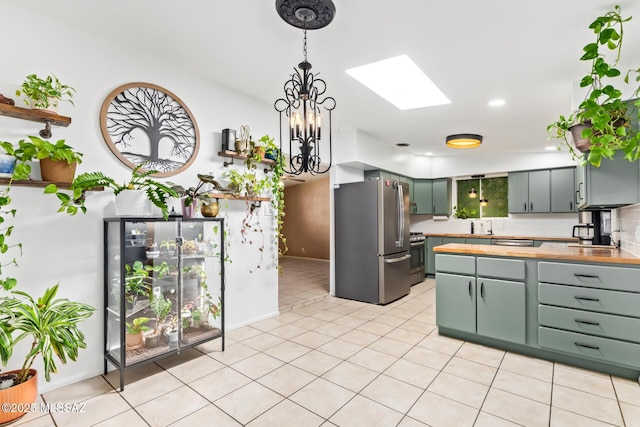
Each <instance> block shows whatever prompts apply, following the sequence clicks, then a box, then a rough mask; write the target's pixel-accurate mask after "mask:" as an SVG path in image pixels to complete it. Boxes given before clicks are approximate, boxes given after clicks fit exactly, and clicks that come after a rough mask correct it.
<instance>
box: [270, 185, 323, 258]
mask: <svg viewBox="0 0 640 427" xmlns="http://www.w3.org/2000/svg"><path fill="white" fill-rule="evenodd" d="M329 196H330V187H329V177H326V178H322V179H319V180H315V181H311V182H307V183H304V184H299V185H294V186H292V187H287V188H285V190H284V203H285V206H284V212H285V217H284V226H283V228H282V232H283V234H284V236H285V237H286V239H287V245H288V246H289V250H288V251H287V253H286V254H285V255H289V256H299V257H306V258H317V259H326V260H328V259H329V233H330V232H329Z"/></svg>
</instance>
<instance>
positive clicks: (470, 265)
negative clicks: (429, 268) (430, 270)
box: [436, 254, 476, 275]
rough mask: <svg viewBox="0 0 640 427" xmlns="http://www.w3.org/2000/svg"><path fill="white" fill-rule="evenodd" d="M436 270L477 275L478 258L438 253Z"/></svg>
mask: <svg viewBox="0 0 640 427" xmlns="http://www.w3.org/2000/svg"><path fill="white" fill-rule="evenodd" d="M436 271H438V272H445V273H459V274H473V275H475V274H476V258H475V257H472V256H462V255H446V254H436Z"/></svg>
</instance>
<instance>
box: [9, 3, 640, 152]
mask: <svg viewBox="0 0 640 427" xmlns="http://www.w3.org/2000/svg"><path fill="white" fill-rule="evenodd" d="M9 1H11V2H12V3H14V4H15V5H17V6H20V7H23V8H27V9H31V10H33V11H34V13H42V14H45V15H47V16H50V17H52V18H54V19H58V20H60V21H64V22H65V23H67V24H69V25H72V26H75V27H78V28H81V29H83V30H84V31H87V32H89V33H94V34H98V35H99V36H100V37H103V38H106V39H110V40H113V41H115V42H117V43H122V44H125V45H127V46H128V47H129V48H131V49H139V50H141V51H145V52H151V53H153V54H155V55H157V56H159V57H163V58H166V60H167V62H174V63H175V62H177V63H181V64H183V65H184V66H185V67H186V68H188V69H189V70H190V71H191V72H196V73H198V74H201V75H202V76H205V77H207V78H210V79H211V80H214V81H216V82H219V83H222V84H224V85H226V86H229V87H231V88H233V89H235V90H238V91H240V92H243V93H245V94H247V95H249V96H251V97H254V98H257V99H259V100H262V101H264V102H267V103H269V104H272V103H273V102H274V101H275V100H276V99H277V98H280V97H281V96H282V87H283V85H284V82H285V80H286V79H287V78H288V76H289V74H290V73H291V72H292V68H293V67H294V66H295V65H297V64H298V63H299V62H300V61H301V60H302V31H301V30H299V29H297V28H294V27H292V26H290V25H288V24H286V23H285V22H284V21H282V20H281V19H280V17H279V16H278V14H277V12H276V10H275V0H233V1H222V0H188V1H183V2H178V1H175V0H136V1H131V0H109V1H101V2H96V1H78V0H55V1H54V2H52V1H51V0H9ZM334 3H335V5H336V10H337V12H336V17H335V19H334V21H333V22H332V23H331V24H330V25H329V26H328V27H326V28H323V29H320V30H315V31H310V32H309V34H308V59H309V62H311V64H312V65H313V70H314V71H315V72H320V76H321V77H322V78H324V80H325V81H326V82H327V86H328V94H329V95H331V96H333V97H334V98H335V99H336V102H337V108H336V109H335V110H334V113H333V119H334V123H333V125H334V129H335V128H336V127H339V128H343V129H351V128H357V129H359V130H361V131H364V132H367V133H369V134H371V135H374V136H376V137H378V138H380V139H381V140H384V141H388V143H389V144H396V143H400V142H402V143H408V144H410V147H409V148H408V150H409V151H411V152H413V153H414V154H421V155H422V154H425V153H427V152H430V153H433V155H435V156H439V155H459V154H467V155H468V154H470V152H469V151H464V152H461V150H453V149H449V148H446V147H445V145H444V141H445V137H446V136H447V135H449V134H453V133H479V134H481V135H483V136H484V143H483V145H482V147H480V148H478V149H475V150H473V152H474V153H476V152H478V151H481V152H486V153H498V152H509V151H512V152H535V151H538V152H539V151H543V150H544V147H545V145H548V142H547V134H546V126H547V124H548V123H549V122H551V121H553V120H554V119H555V118H556V117H557V116H558V115H560V114H568V113H570V112H571V111H570V110H571V106H572V93H573V91H574V87H576V86H577V83H576V82H577V81H579V79H580V77H581V76H582V75H583V74H584V73H586V71H587V70H588V64H587V63H584V62H582V61H579V59H578V58H579V56H580V52H581V49H582V46H584V45H585V44H587V43H589V42H591V41H592V35H591V33H590V30H588V28H587V27H588V25H589V23H591V21H592V20H593V19H594V18H595V17H596V16H599V15H600V14H601V13H604V12H606V11H608V10H610V9H611V8H612V7H613V5H614V4H616V3H619V4H621V5H622V11H623V15H625V16H629V15H632V16H634V19H633V20H632V21H631V22H630V23H629V24H627V26H626V27H625V46H624V48H623V53H625V54H626V60H627V61H628V62H627V63H628V64H629V65H628V66H627V67H623V68H624V69H627V68H631V67H632V66H633V65H635V67H636V68H637V67H638V64H640V1H639V0H623V1H620V2H615V1H609V0H535V1H527V2H525V1H517V0H483V1H478V0H446V1H445V0H438V1H435V0H394V1H392V0H376V1H375V2H374V1H371V0H334ZM400 54H407V55H408V56H409V57H411V58H412V59H413V60H414V62H415V63H416V64H417V65H418V66H419V67H421V68H422V70H423V71H424V72H425V73H426V74H427V75H428V76H429V77H430V78H431V80H432V81H433V82H434V83H435V84H436V85H437V86H438V87H439V88H440V89H441V90H442V91H443V92H444V93H445V95H446V96H447V97H448V98H449V99H450V100H451V101H452V102H451V104H448V105H443V106H437V107H428V108H422V109H415V110H408V111H400V110H398V109H397V108H396V107H394V106H393V105H391V104H389V103H388V102H387V101H384V100H383V99H381V98H378V97H377V95H375V94H373V93H371V92H370V91H369V90H368V89H366V88H365V87H363V86H362V85H361V84H360V83H358V82H357V81H355V80H354V79H353V78H351V77H350V76H349V75H348V74H347V73H346V72H345V70H346V69H348V68H351V67H355V66H359V65H363V64H366V63H369V62H373V61H378V60H381V59H385V58H389V57H392V56H397V55H400ZM391 77H393V76H391ZM495 98H502V99H505V100H506V104H505V105H504V106H502V107H489V106H488V102H489V101H490V100H492V99H495ZM275 115H276V112H275V110H274V117H275Z"/></svg>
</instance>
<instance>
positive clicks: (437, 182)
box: [432, 178, 451, 216]
mask: <svg viewBox="0 0 640 427" xmlns="http://www.w3.org/2000/svg"><path fill="white" fill-rule="evenodd" d="M432 184H433V214H434V215H447V216H450V215H451V179H450V178H439V179H434V180H433V183H432Z"/></svg>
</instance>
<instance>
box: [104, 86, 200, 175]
mask: <svg viewBox="0 0 640 427" xmlns="http://www.w3.org/2000/svg"><path fill="white" fill-rule="evenodd" d="M100 127H101V129H102V135H103V136H104V139H105V141H106V142H107V145H108V146H109V148H110V149H111V151H113V153H114V154H115V155H116V156H117V157H118V158H119V159H120V160H121V161H122V162H123V163H124V164H126V165H127V166H128V167H130V168H131V169H133V168H135V167H136V166H137V165H139V164H140V163H144V162H146V165H145V169H147V170H149V169H156V170H158V171H159V173H157V174H154V176H172V175H176V174H178V173H180V172H182V171H183V170H185V169H187V168H188V167H189V166H190V165H191V163H193V161H194V160H195V158H196V155H197V154H198V148H199V140H200V135H199V133H198V126H197V125H196V122H195V120H194V118H193V114H192V113H191V111H189V109H188V108H187V106H186V105H185V104H184V103H183V102H182V101H181V100H180V98H178V97H177V96H176V95H174V94H173V93H171V92H169V91H168V90H166V89H164V88H161V87H160V86H156V85H154V84H150V83H128V84H125V85H122V86H120V87H118V88H117V89H115V90H114V91H112V92H111V93H110V94H109V95H108V96H107V98H106V99H105V100H104V103H103V104H102V109H101V110H100Z"/></svg>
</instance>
